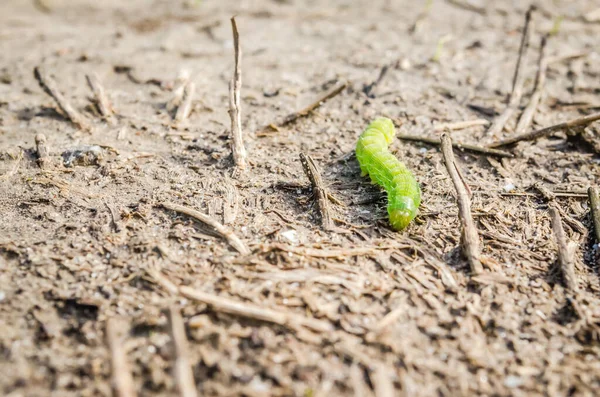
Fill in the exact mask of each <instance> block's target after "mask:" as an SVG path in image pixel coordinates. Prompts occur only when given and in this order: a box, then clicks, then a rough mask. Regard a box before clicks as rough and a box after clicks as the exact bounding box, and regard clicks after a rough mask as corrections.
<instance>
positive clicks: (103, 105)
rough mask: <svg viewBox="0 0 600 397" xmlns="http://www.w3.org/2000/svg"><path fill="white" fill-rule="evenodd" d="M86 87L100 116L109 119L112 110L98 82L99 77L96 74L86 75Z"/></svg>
mask: <svg viewBox="0 0 600 397" xmlns="http://www.w3.org/2000/svg"><path fill="white" fill-rule="evenodd" d="M85 78H86V80H87V83H88V86H89V87H90V90H92V93H93V94H94V97H95V101H96V106H97V107H98V111H99V112H100V114H101V115H102V116H104V117H105V118H106V119H110V117H111V116H112V115H113V108H112V106H111V104H110V101H109V100H108V97H107V96H106V93H105V92H104V87H103V86H102V83H101V82H100V77H98V75H97V74H96V73H92V74H88V75H86V76H85Z"/></svg>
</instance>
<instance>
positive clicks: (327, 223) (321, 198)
mask: <svg viewBox="0 0 600 397" xmlns="http://www.w3.org/2000/svg"><path fill="white" fill-rule="evenodd" d="M300 163H301V164H302V168H303V169H304V173H305V174H306V176H307V177H308V180H309V181H310V184H311V185H312V190H313V195H314V196H315V198H316V200H317V205H318V207H319V212H320V214H321V223H322V225H323V229H325V230H334V229H335V226H334V224H333V220H332V219H331V211H330V208H329V200H328V199H327V190H326V189H325V185H324V184H323V179H322V178H321V172H320V171H319V168H318V167H317V165H316V164H315V162H314V161H313V159H312V157H311V156H307V155H305V154H304V153H300Z"/></svg>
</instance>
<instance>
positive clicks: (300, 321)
mask: <svg viewBox="0 0 600 397" xmlns="http://www.w3.org/2000/svg"><path fill="white" fill-rule="evenodd" d="M179 291H180V293H181V294H182V295H183V296H185V297H186V298H188V299H193V300H195V301H198V302H202V303H205V304H207V305H209V306H210V307H212V309H213V310H215V311H218V312H222V313H229V314H233V315H236V316H240V317H246V318H251V319H255V320H260V321H266V322H270V323H274V324H278V325H282V326H285V327H289V328H291V329H296V328H297V327H298V326H303V327H307V328H310V329H312V330H314V331H318V332H331V331H332V330H333V326H332V325H331V324H330V323H328V322H326V321H322V320H318V319H316V318H309V317H305V316H302V315H299V314H296V313H291V312H287V311H285V312H284V311H278V310H273V309H268V308H265V307H261V306H258V305H255V304H253V303H246V302H239V301H236V300H234V299H231V298H226V297H222V296H217V295H213V294H209V293H206V292H203V291H199V290H196V289H193V288H190V287H179ZM193 326H194V324H193V323H192V322H191V321H190V327H193Z"/></svg>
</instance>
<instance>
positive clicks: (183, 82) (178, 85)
mask: <svg viewBox="0 0 600 397" xmlns="http://www.w3.org/2000/svg"><path fill="white" fill-rule="evenodd" d="M188 81H190V72H189V71H188V70H187V69H181V70H180V71H179V73H178V74H177V78H176V79H175V83H174V87H173V96H172V97H171V99H170V100H169V102H167V104H166V108H167V111H168V112H172V111H174V110H175V108H177V107H179V104H181V99H182V98H183V93H184V91H185V87H186V86H187V83H188Z"/></svg>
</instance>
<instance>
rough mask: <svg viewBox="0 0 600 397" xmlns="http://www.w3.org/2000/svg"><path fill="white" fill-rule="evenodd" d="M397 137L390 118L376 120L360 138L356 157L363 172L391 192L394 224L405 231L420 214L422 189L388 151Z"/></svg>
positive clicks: (389, 203) (389, 193) (390, 198)
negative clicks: (418, 213) (418, 211)
mask: <svg viewBox="0 0 600 397" xmlns="http://www.w3.org/2000/svg"><path fill="white" fill-rule="evenodd" d="M395 136H396V130H395V129H394V124H393V123H392V121H391V120H390V119H388V118H385V117H381V118H378V119H376V120H375V121H373V122H372V123H371V124H370V125H369V126H368V127H367V129H366V130H364V132H363V133H362V134H361V135H360V138H358V142H357V144H356V158H357V159H358V162H359V164H360V170H361V171H362V175H363V176H365V175H367V174H369V176H370V177H371V181H372V182H373V183H377V184H378V185H380V186H382V187H383V188H384V189H385V190H386V191H387V194H388V206H387V211H388V214H389V216H390V223H391V224H392V227H393V228H394V229H396V230H402V229H404V228H405V227H406V226H408V224H409V223H410V221H412V220H413V219H414V218H415V216H417V210H418V208H419V205H420V204H421V188H420V187H419V184H418V183H417V181H416V180H415V177H414V176H413V175H412V173H411V172H410V171H409V170H408V169H407V168H406V166H405V165H404V164H403V163H401V162H400V161H398V159H397V158H396V157H394V155H393V154H391V153H390V152H388V145H389V144H390V143H392V141H393V140H394V137H395Z"/></svg>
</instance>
